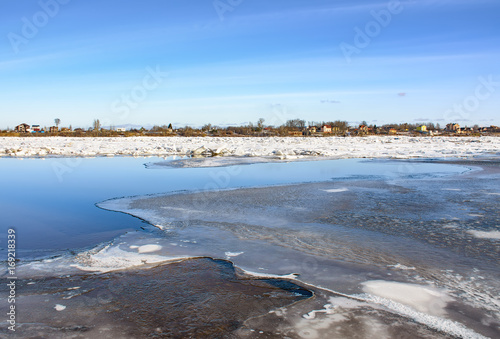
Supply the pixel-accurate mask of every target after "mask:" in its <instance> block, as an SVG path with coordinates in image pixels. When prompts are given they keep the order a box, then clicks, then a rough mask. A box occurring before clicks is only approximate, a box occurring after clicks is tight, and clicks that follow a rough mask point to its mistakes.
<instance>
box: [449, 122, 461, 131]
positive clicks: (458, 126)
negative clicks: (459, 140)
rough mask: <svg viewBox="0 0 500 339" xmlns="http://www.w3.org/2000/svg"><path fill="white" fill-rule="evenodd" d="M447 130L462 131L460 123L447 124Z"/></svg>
mask: <svg viewBox="0 0 500 339" xmlns="http://www.w3.org/2000/svg"><path fill="white" fill-rule="evenodd" d="M446 130H447V131H448V132H460V125H459V124H456V123H455V124H448V125H446Z"/></svg>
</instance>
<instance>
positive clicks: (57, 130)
mask: <svg viewBox="0 0 500 339" xmlns="http://www.w3.org/2000/svg"><path fill="white" fill-rule="evenodd" d="M49 132H50V133H57V132H59V128H58V127H57V126H50V127H49Z"/></svg>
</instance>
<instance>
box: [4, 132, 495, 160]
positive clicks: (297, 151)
mask: <svg viewBox="0 0 500 339" xmlns="http://www.w3.org/2000/svg"><path fill="white" fill-rule="evenodd" d="M499 149H500V138H498V137H489V136H488V137H486V136H485V137H410V136H397V137H395V136H369V137H349V138H344V137H323V138H303V137H299V138H291V137H288V138H287V137H284V138H283V137H268V138H259V137H242V138H226V137H213V138H212V137H210V138H203V137H131V138H71V137H46V138H25V137H1V138H0V156H14V157H45V156H67V157H92V156H110V155H131V156H171V155H190V154H218V155H223V156H272V157H275V158H281V159H294V158H300V157H307V156H327V157H334V158H363V157H369V158H419V157H420V158H421V157H425V158H430V157H440V158H442V157H470V156H475V155H481V154H488V153H489V154H498V152H499V151H498V150H499Z"/></svg>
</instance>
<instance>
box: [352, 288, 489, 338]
mask: <svg viewBox="0 0 500 339" xmlns="http://www.w3.org/2000/svg"><path fill="white" fill-rule="evenodd" d="M363 290H364V291H365V292H366V293H367V294H364V295H360V296H356V297H358V298H362V299H364V300H365V301H367V302H372V303H375V304H378V305H381V306H384V307H385V308H387V309H389V310H391V311H393V312H396V313H398V314H401V315H404V316H406V317H408V318H411V319H414V320H415V321H417V322H419V323H421V324H425V325H427V326H429V327H431V328H434V329H436V330H438V331H441V332H444V333H447V334H450V335H452V336H455V337H458V338H485V337H484V336H482V335H480V334H478V333H476V332H474V331H473V330H471V329H469V328H467V327H465V326H464V325H462V324H460V323H458V322H456V321H452V320H449V319H445V318H442V316H443V315H445V314H446V311H445V307H446V305H447V303H448V302H450V301H452V300H453V299H452V298H451V297H450V296H448V294H447V293H446V292H445V291H444V290H440V289H437V288H435V287H433V286H424V285H415V284H405V283H399V282H392V281H383V280H373V281H367V282H365V283H363Z"/></svg>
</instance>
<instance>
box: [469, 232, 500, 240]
mask: <svg viewBox="0 0 500 339" xmlns="http://www.w3.org/2000/svg"><path fill="white" fill-rule="evenodd" d="M467 233H469V234H471V235H472V236H474V237H475V238H479V239H493V240H500V231H476V230H470V231H467Z"/></svg>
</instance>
